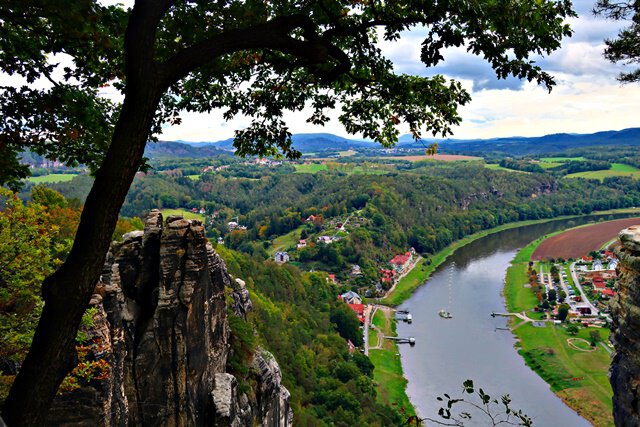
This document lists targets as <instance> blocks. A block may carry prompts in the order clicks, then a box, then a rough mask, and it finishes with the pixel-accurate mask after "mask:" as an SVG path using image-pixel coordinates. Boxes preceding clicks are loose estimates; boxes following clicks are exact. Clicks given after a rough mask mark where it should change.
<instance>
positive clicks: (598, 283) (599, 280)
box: [593, 277, 607, 290]
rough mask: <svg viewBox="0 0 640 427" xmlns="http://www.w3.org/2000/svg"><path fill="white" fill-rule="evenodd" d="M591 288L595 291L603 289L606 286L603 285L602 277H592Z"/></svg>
mask: <svg viewBox="0 0 640 427" xmlns="http://www.w3.org/2000/svg"><path fill="white" fill-rule="evenodd" d="M593 287H594V288H596V289H599V290H602V289H605V288H606V287H607V285H606V283H604V279H603V278H602V277H594V278H593Z"/></svg>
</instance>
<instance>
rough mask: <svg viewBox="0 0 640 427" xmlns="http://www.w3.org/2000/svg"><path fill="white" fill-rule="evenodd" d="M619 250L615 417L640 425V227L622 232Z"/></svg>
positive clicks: (613, 371)
mask: <svg viewBox="0 0 640 427" xmlns="http://www.w3.org/2000/svg"><path fill="white" fill-rule="evenodd" d="M619 238H620V242H621V245H620V246H619V247H618V248H617V249H616V255H617V256H618V258H619V259H620V263H619V264H618V282H617V291H618V294H617V296H616V297H615V299H614V301H613V302H612V304H611V314H612V317H613V325H612V334H611V341H612V343H613V344H614V346H615V349H616V351H615V353H614V355H613V360H612V362H611V369H610V379H611V386H612V387H613V394H614V396H613V416H614V419H615V423H616V425H618V426H638V425H640V226H634V227H629V228H627V229H625V230H623V231H622V232H621V233H620V235H619Z"/></svg>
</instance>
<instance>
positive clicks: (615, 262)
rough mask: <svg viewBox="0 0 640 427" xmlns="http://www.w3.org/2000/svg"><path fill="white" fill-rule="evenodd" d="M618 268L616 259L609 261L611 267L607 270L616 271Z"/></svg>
mask: <svg viewBox="0 0 640 427" xmlns="http://www.w3.org/2000/svg"><path fill="white" fill-rule="evenodd" d="M617 267H618V260H617V259H615V258H611V259H610V260H609V265H608V266H607V270H615V269H616V268H617Z"/></svg>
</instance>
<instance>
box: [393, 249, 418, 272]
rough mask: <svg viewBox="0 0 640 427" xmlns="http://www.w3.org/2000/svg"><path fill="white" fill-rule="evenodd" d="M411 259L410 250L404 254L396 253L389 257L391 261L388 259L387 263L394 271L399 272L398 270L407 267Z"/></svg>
mask: <svg viewBox="0 0 640 427" xmlns="http://www.w3.org/2000/svg"><path fill="white" fill-rule="evenodd" d="M412 260H413V255H412V254H411V252H405V253H404V254H401V255H396V256H394V257H393V258H391V261H389V264H391V266H392V267H393V268H394V269H395V270H396V271H398V272H400V271H404V270H405V269H406V268H407V267H409V265H410V264H411V261H412Z"/></svg>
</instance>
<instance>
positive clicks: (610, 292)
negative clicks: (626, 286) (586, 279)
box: [602, 288, 616, 299]
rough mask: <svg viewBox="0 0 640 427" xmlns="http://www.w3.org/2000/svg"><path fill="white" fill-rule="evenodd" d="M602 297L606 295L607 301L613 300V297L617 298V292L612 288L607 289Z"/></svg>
mask: <svg viewBox="0 0 640 427" xmlns="http://www.w3.org/2000/svg"><path fill="white" fill-rule="evenodd" d="M602 295H604V296H605V297H606V298H607V299H609V298H612V297H615V296H616V291H614V290H613V289H611V288H605V289H604V290H603V291H602Z"/></svg>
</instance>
